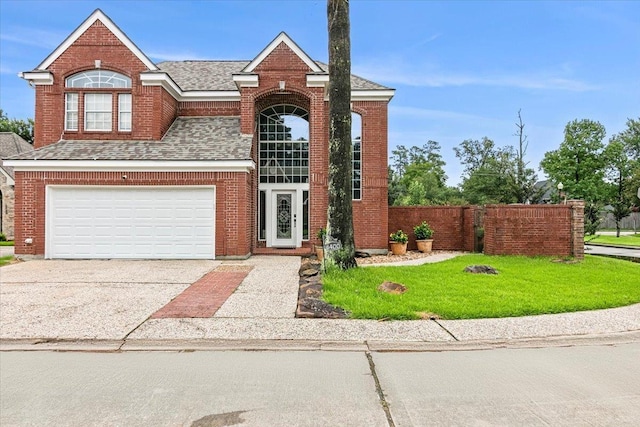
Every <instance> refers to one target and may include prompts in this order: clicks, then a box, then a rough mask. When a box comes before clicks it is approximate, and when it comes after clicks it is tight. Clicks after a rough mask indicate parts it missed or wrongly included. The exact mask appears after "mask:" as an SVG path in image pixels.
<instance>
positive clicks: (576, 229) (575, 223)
mask: <svg viewBox="0 0 640 427" xmlns="http://www.w3.org/2000/svg"><path fill="white" fill-rule="evenodd" d="M567 204H568V205H569V206H570V207H571V225H570V226H571V256H573V257H574V258H576V259H579V260H582V259H584V201H583V200H569V201H567Z"/></svg>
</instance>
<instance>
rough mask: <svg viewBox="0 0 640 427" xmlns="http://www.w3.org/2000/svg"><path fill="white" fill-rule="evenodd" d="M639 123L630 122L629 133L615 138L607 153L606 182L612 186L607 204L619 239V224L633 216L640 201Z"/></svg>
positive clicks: (627, 131)
mask: <svg viewBox="0 0 640 427" xmlns="http://www.w3.org/2000/svg"><path fill="white" fill-rule="evenodd" d="M639 122H640V121H639ZM639 122H636V121H634V120H632V119H629V120H628V121H627V129H626V130H625V131H623V132H621V133H619V134H617V135H614V136H612V137H611V139H610V140H609V144H608V145H607V147H606V149H605V151H604V157H605V159H606V162H607V168H606V178H607V181H608V182H610V183H611V189H610V194H609V199H608V202H609V204H611V206H612V207H613V211H612V214H613V218H614V220H615V222H616V236H618V237H620V221H621V220H622V219H623V218H625V217H627V216H628V215H629V214H630V213H631V208H632V205H633V201H634V199H637V195H636V191H637V189H638V182H639V181H640V180H638V176H639V175H640V167H639V166H640V126H638V123H639ZM634 127H635V130H634Z"/></svg>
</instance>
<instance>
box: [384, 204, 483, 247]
mask: <svg viewBox="0 0 640 427" xmlns="http://www.w3.org/2000/svg"><path fill="white" fill-rule="evenodd" d="M466 211H470V209H469V208H468V207H464V206H391V207H389V227H388V233H387V235H386V236H385V239H386V241H387V242H388V241H389V234H390V233H394V232H395V231H396V230H403V231H404V232H405V233H407V234H408V235H409V245H408V247H407V248H408V249H409V250H416V249H417V246H416V240H415V236H414V235H413V227H414V226H416V225H418V224H420V223H421V222H422V221H427V222H428V223H429V225H430V226H431V228H432V229H433V231H434V233H433V249H434V250H452V251H453V250H457V251H459V250H468V249H465V248H467V247H468V244H467V242H466V240H465V237H466V236H467V235H468V234H469V231H470V228H469V226H468V225H467V226H466V227H465V220H468V219H469V218H468V217H467V216H466V215H465V212H466ZM471 227H473V223H472V224H471ZM471 233H472V231H471Z"/></svg>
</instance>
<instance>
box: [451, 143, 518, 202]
mask: <svg viewBox="0 0 640 427" xmlns="http://www.w3.org/2000/svg"><path fill="white" fill-rule="evenodd" d="M453 150H454V152H455V154H456V157H457V158H458V159H460V163H461V164H462V165H463V166H464V172H463V176H462V184H461V185H460V187H461V189H462V194H463V196H464V198H465V199H467V200H468V201H469V202H470V203H473V204H486V203H515V202H517V201H518V200H517V198H516V196H515V195H514V192H513V188H512V187H511V186H510V185H509V182H510V180H511V177H512V176H513V175H514V173H515V172H514V171H515V170H516V153H515V150H514V149H513V147H511V146H510V145H509V146H506V147H496V145H495V143H494V142H493V141H492V140H491V139H489V138H487V137H483V138H482V140H477V139H476V140H472V139H467V140H464V141H462V143H460V146H458V147H454V149H453Z"/></svg>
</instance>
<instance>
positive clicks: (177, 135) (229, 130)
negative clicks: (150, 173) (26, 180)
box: [13, 117, 252, 161]
mask: <svg viewBox="0 0 640 427" xmlns="http://www.w3.org/2000/svg"><path fill="white" fill-rule="evenodd" d="M251 141H252V135H246V134H241V133H240V117H179V118H177V119H176V120H175V122H174V123H173V125H172V126H171V129H169V131H168V132H167V133H166V135H165V136H164V138H162V140H161V141H113V140H109V141H86V140H82V141H72V140H62V141H60V142H57V143H55V144H52V145H48V146H46V147H42V148H39V149H37V150H35V151H33V152H31V153H22V154H19V155H17V156H14V157H13V160H178V161H179V160H183V161H186V160H196V161H197V160H249V159H251Z"/></svg>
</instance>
